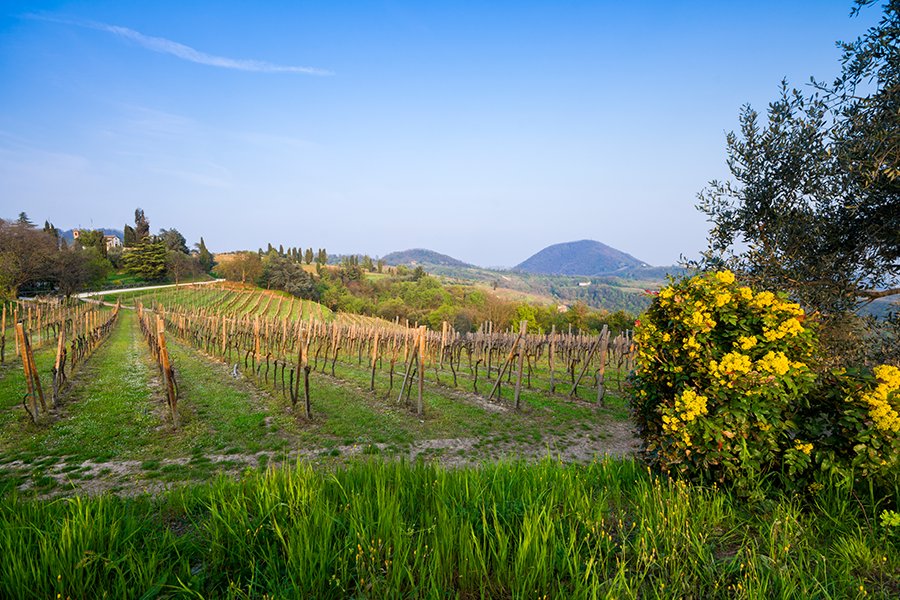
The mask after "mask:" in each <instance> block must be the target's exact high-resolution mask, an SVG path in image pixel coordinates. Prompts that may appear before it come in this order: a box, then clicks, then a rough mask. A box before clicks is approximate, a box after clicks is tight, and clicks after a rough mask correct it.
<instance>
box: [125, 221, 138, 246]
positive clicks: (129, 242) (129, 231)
mask: <svg viewBox="0 0 900 600" xmlns="http://www.w3.org/2000/svg"><path fill="white" fill-rule="evenodd" d="M122 237H123V238H124V239H123V240H122V246H123V247H125V248H134V247H135V245H136V244H137V239H136V237H135V233H134V227H132V226H131V225H126V226H125V229H124V230H123V235H122Z"/></svg>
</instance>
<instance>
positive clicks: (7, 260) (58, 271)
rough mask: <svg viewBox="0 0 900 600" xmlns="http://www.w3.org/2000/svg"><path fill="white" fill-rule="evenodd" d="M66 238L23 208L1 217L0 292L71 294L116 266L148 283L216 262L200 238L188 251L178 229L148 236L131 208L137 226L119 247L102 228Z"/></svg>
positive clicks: (204, 269) (139, 213)
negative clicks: (12, 217) (12, 216)
mask: <svg viewBox="0 0 900 600" xmlns="http://www.w3.org/2000/svg"><path fill="white" fill-rule="evenodd" d="M78 233H79V235H78V237H77V238H75V239H74V240H73V241H72V242H68V241H67V240H66V238H65V237H63V236H62V234H61V232H60V230H59V229H57V228H56V227H55V226H54V225H53V224H52V223H50V222H49V221H45V223H44V226H43V228H40V227H38V226H36V225H35V224H34V223H32V222H31V220H30V219H29V218H28V215H27V214H26V213H24V212H22V213H19V216H18V218H17V219H16V220H6V219H0V295H2V296H3V297H5V298H15V297H17V296H18V295H19V293H20V292H28V293H51V292H56V293H58V294H60V295H63V296H66V297H70V296H71V295H72V294H75V293H78V292H79V291H82V290H84V289H96V288H99V287H101V286H102V285H103V284H104V283H105V281H106V280H107V278H108V276H109V274H110V273H111V272H113V271H114V270H125V271H126V272H128V273H131V274H133V275H136V276H138V277H141V278H143V279H145V280H148V281H153V280H159V279H161V278H163V277H165V276H167V275H171V276H173V277H174V278H175V280H176V283H177V281H178V279H180V278H181V277H184V276H187V275H199V274H201V273H208V272H209V271H210V270H211V269H212V267H213V266H214V261H213V257H212V254H211V253H210V252H209V250H208V249H207V248H206V244H205V242H204V241H203V238H202V237H201V238H200V242H199V243H198V244H195V247H196V251H194V252H191V251H190V250H189V249H188V247H187V242H186V240H185V238H184V236H183V235H181V233H179V232H178V230H177V229H174V228H172V229H161V230H160V231H159V233H158V234H157V235H152V234H150V222H149V220H148V219H147V217H146V215H145V214H144V211H143V210H142V209H140V208H138V209H137V210H135V225H134V227H131V226H129V225H126V226H125V235H124V237H125V239H124V240H123V244H122V245H123V246H124V247H122V248H118V247H115V246H113V247H108V245H107V238H106V236H105V235H104V233H103V231H101V230H81V231H79V232H78Z"/></svg>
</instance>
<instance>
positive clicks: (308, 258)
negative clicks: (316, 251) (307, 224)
mask: <svg viewBox="0 0 900 600" xmlns="http://www.w3.org/2000/svg"><path fill="white" fill-rule="evenodd" d="M312 261H313V249H312V248H307V249H306V252H305V253H304V254H303V262H305V263H306V264H311V263H312Z"/></svg>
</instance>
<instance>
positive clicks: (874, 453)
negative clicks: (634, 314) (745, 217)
mask: <svg viewBox="0 0 900 600" xmlns="http://www.w3.org/2000/svg"><path fill="white" fill-rule="evenodd" d="M815 325H816V324H815V322H812V321H811V320H810V319H809V318H808V317H807V315H806V313H805V311H804V310H803V309H802V308H801V307H800V305H799V304H796V303H793V302H790V301H788V300H787V297H786V295H784V294H773V293H772V292H768V291H759V292H757V291H754V290H752V289H751V288H749V287H747V286H743V285H740V284H739V283H737V282H736V281H735V277H734V275H733V274H732V273H731V272H729V271H720V272H717V273H699V274H696V275H694V276H692V277H688V278H684V279H681V280H676V281H673V282H672V284H671V285H669V286H668V287H666V288H664V289H663V290H661V291H660V292H659V295H658V296H656V297H655V298H654V300H653V303H652V304H651V307H650V309H649V310H648V311H647V313H646V314H645V315H643V316H642V318H641V321H640V323H639V326H638V329H637V333H636V340H637V341H638V343H639V344H640V353H639V360H638V367H637V370H636V373H635V376H634V382H633V385H634V389H633V393H634V397H633V400H632V412H633V417H634V420H635V423H636V424H637V427H638V431H639V434H640V436H641V438H642V440H643V448H642V453H643V456H644V458H645V459H646V460H647V461H648V462H649V463H650V464H651V465H653V466H654V467H656V468H658V469H661V470H663V471H666V472H669V473H671V474H673V475H677V476H683V477H686V478H688V479H691V480H694V481H698V482H703V483H710V482H729V483H734V484H736V485H738V486H739V487H742V488H745V489H751V488H752V487H753V486H755V485H757V484H758V483H759V482H760V481H762V479H763V478H764V477H767V476H773V475H774V476H778V477H779V478H780V479H779V480H780V482H782V483H783V484H784V485H786V486H787V487H788V488H791V489H795V490H797V491H803V492H813V491H816V490H818V489H822V488H823V487H824V486H825V485H827V484H828V483H829V482H842V483H845V484H848V485H852V484H854V483H855V480H856V479H860V478H865V479H867V480H868V481H869V482H871V483H873V484H874V485H882V484H884V483H885V482H886V481H888V480H890V479H891V478H896V473H897V467H898V460H900V453H898V452H900V436H898V431H900V394H898V389H900V370H898V369H897V368H896V367H895V366H889V365H882V366H879V367H877V368H875V369H874V370H873V371H871V372H864V371H860V370H853V371H851V370H834V371H826V372H824V373H817V366H818V341H817V337H816V332H815V329H816V327H815Z"/></svg>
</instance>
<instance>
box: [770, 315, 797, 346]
mask: <svg viewBox="0 0 900 600" xmlns="http://www.w3.org/2000/svg"><path fill="white" fill-rule="evenodd" d="M799 333H803V325H801V324H800V321H798V320H797V319H796V318H795V317H791V318H790V319H788V320H787V321H784V322H782V323H781V325H779V326H778V329H769V328H768V327H766V328H763V336H765V338H766V340H767V341H769V342H774V341H775V340H780V339H781V338H783V337H787V336H790V337H794V336H796V335H797V334H799Z"/></svg>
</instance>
